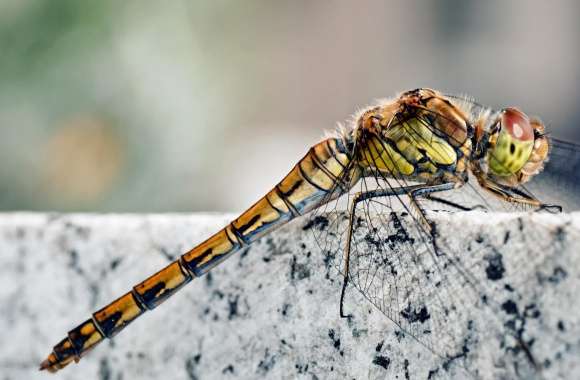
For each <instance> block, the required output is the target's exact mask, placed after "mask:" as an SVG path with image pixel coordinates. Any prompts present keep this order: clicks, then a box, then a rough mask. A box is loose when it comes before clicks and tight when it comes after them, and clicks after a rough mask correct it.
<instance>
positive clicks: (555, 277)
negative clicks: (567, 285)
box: [548, 267, 568, 284]
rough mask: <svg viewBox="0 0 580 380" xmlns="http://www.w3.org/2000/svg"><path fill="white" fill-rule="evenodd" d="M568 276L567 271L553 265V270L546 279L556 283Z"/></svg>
mask: <svg viewBox="0 0 580 380" xmlns="http://www.w3.org/2000/svg"><path fill="white" fill-rule="evenodd" d="M566 277H568V272H566V270H565V269H564V268H562V267H555V268H554V272H552V274H551V275H550V277H548V281H550V282H551V283H553V284H558V283H559V282H560V281H562V280H563V279H565V278H566Z"/></svg>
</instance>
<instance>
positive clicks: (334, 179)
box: [40, 138, 360, 372]
mask: <svg viewBox="0 0 580 380" xmlns="http://www.w3.org/2000/svg"><path fill="white" fill-rule="evenodd" d="M359 177H360V169H359V168H358V167H352V165H351V162H350V154H349V152H348V151H347V149H346V147H345V145H344V143H343V141H342V140H341V139H334V138H333V139H327V140H324V141H322V142H320V143H318V144H317V145H315V146H314V147H312V148H311V149H310V150H309V152H308V153H307V154H306V156H305V157H304V158H303V159H302V160H300V162H298V164H296V166H294V168H293V169H292V171H290V173H289V174H288V175H287V176H286V177H285V178H284V179H283V180H282V181H280V183H278V184H277V185H276V186H275V187H274V188H273V189H272V190H271V191H270V192H268V194H266V195H265V196H264V197H262V198H261V199H260V200H259V201H258V202H256V203H255V204H254V205H253V206H252V207H250V208H249V209H248V210H246V211H245V212H244V213H242V214H241V215H240V216H239V217H238V218H237V219H236V220H234V221H233V222H231V223H230V224H229V225H227V226H226V227H225V228H223V229H222V230H221V231H219V232H217V233H216V234H215V235H213V236H212V237H210V238H209V239H207V240H206V241H204V242H203V243H201V244H200V245H198V246H197V247H195V248H193V249H192V250H190V251H189V252H187V253H185V254H183V255H182V256H181V257H180V258H179V259H178V260H176V261H174V262H172V263H171V264H169V265H168V266H167V267H165V268H164V269H162V270H160V271H159V272H157V273H155V274H154V275H153V276H151V277H149V278H148V279H146V280H145V281H143V282H141V283H140V284H137V285H136V286H135V287H133V289H132V290H131V291H130V292H128V293H126V294H124V295H123V296H121V297H120V298H118V299H116V300H115V301H113V302H111V303H110V304H109V305H107V306H105V307H104V308H102V309H101V310H99V311H97V312H95V313H94V314H93V316H92V318H90V319H88V320H87V321H85V322H83V323H82V324H80V325H79V326H77V327H76V328H74V329H73V330H71V331H70V332H69V333H68V336H67V337H66V338H64V339H63V340H62V341H61V342H60V343H58V344H57V345H56V346H55V347H54V349H53V352H52V353H51V354H50V355H49V356H48V358H47V359H46V360H45V361H44V362H42V364H41V366H40V368H41V369H47V370H49V371H50V372H54V371H57V370H59V369H61V368H63V367H64V366H66V365H67V364H68V363H70V362H71V361H73V360H74V361H78V360H79V359H80V358H81V357H82V356H84V355H85V354H86V353H87V352H89V351H90V350H91V349H92V348H94V347H95V346H96V345H97V344H98V343H100V342H101V341H103V340H104V339H105V338H111V337H113V336H115V335H116V334H117V333H119V332H120V331H121V330H122V329H123V328H125V327H126V326H127V325H128V324H130V323H131V322H132V321H134V320H135V319H136V318H137V317H139V316H140V315H141V314H143V313H145V312H146V311H147V310H151V309H153V308H155V307H157V306H158V305H160V304H161V303H162V302H163V301H164V300H166V299H167V298H168V297H170V296H171V295H173V294H174V293H175V292H176V291H178V290H179V289H180V288H181V287H182V286H184V285H185V284H187V283H188V282H190V281H191V280H192V279H193V278H195V277H199V276H202V275H204V274H205V273H207V272H208V271H209V270H210V269H211V268H213V267H214V266H215V265H217V264H219V263H220V262H221V261H223V260H225V259H226V258H227V257H229V256H230V255H231V254H233V253H235V252H237V251H239V250H240V249H241V248H243V247H245V246H247V245H249V244H251V243H252V242H254V241H255V240H257V239H258V238H260V237H261V236H263V235H264V234H266V233H269V232H271V231H273V230H274V229H276V228H278V227H280V226H282V225H284V224H286V223H287V222H288V221H290V220H291V219H293V218H295V217H297V216H300V215H303V214H305V213H308V212H309V211H311V210H312V209H314V208H317V207H318V206H320V205H321V204H322V203H324V202H327V201H330V200H331V199H335V198H336V197H338V196H339V195H341V194H343V193H344V192H345V191H348V190H349V187H351V186H352V184H354V182H355V181H356V180H357V179H358V178H359Z"/></svg>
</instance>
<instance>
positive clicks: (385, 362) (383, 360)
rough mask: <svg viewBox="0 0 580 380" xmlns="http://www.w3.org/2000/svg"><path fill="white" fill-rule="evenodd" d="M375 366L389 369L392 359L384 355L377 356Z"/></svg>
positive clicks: (374, 361)
mask: <svg viewBox="0 0 580 380" xmlns="http://www.w3.org/2000/svg"><path fill="white" fill-rule="evenodd" d="M373 364H376V365H378V366H380V367H383V368H384V369H388V368H389V364H391V359H389V358H388V357H386V356H383V355H377V356H375V358H374V359H373Z"/></svg>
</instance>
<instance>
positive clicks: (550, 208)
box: [536, 203, 562, 214]
mask: <svg viewBox="0 0 580 380" xmlns="http://www.w3.org/2000/svg"><path fill="white" fill-rule="evenodd" d="M542 211H546V212H549V213H550V214H558V213H561V212H562V206H560V205H552V204H545V203H542V204H541V205H540V207H538V209H537V210H536V212H542Z"/></svg>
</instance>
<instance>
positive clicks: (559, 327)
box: [557, 321, 566, 331]
mask: <svg viewBox="0 0 580 380" xmlns="http://www.w3.org/2000/svg"><path fill="white" fill-rule="evenodd" d="M557 326H558V330H560V331H566V326H564V321H558V325H557Z"/></svg>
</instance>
